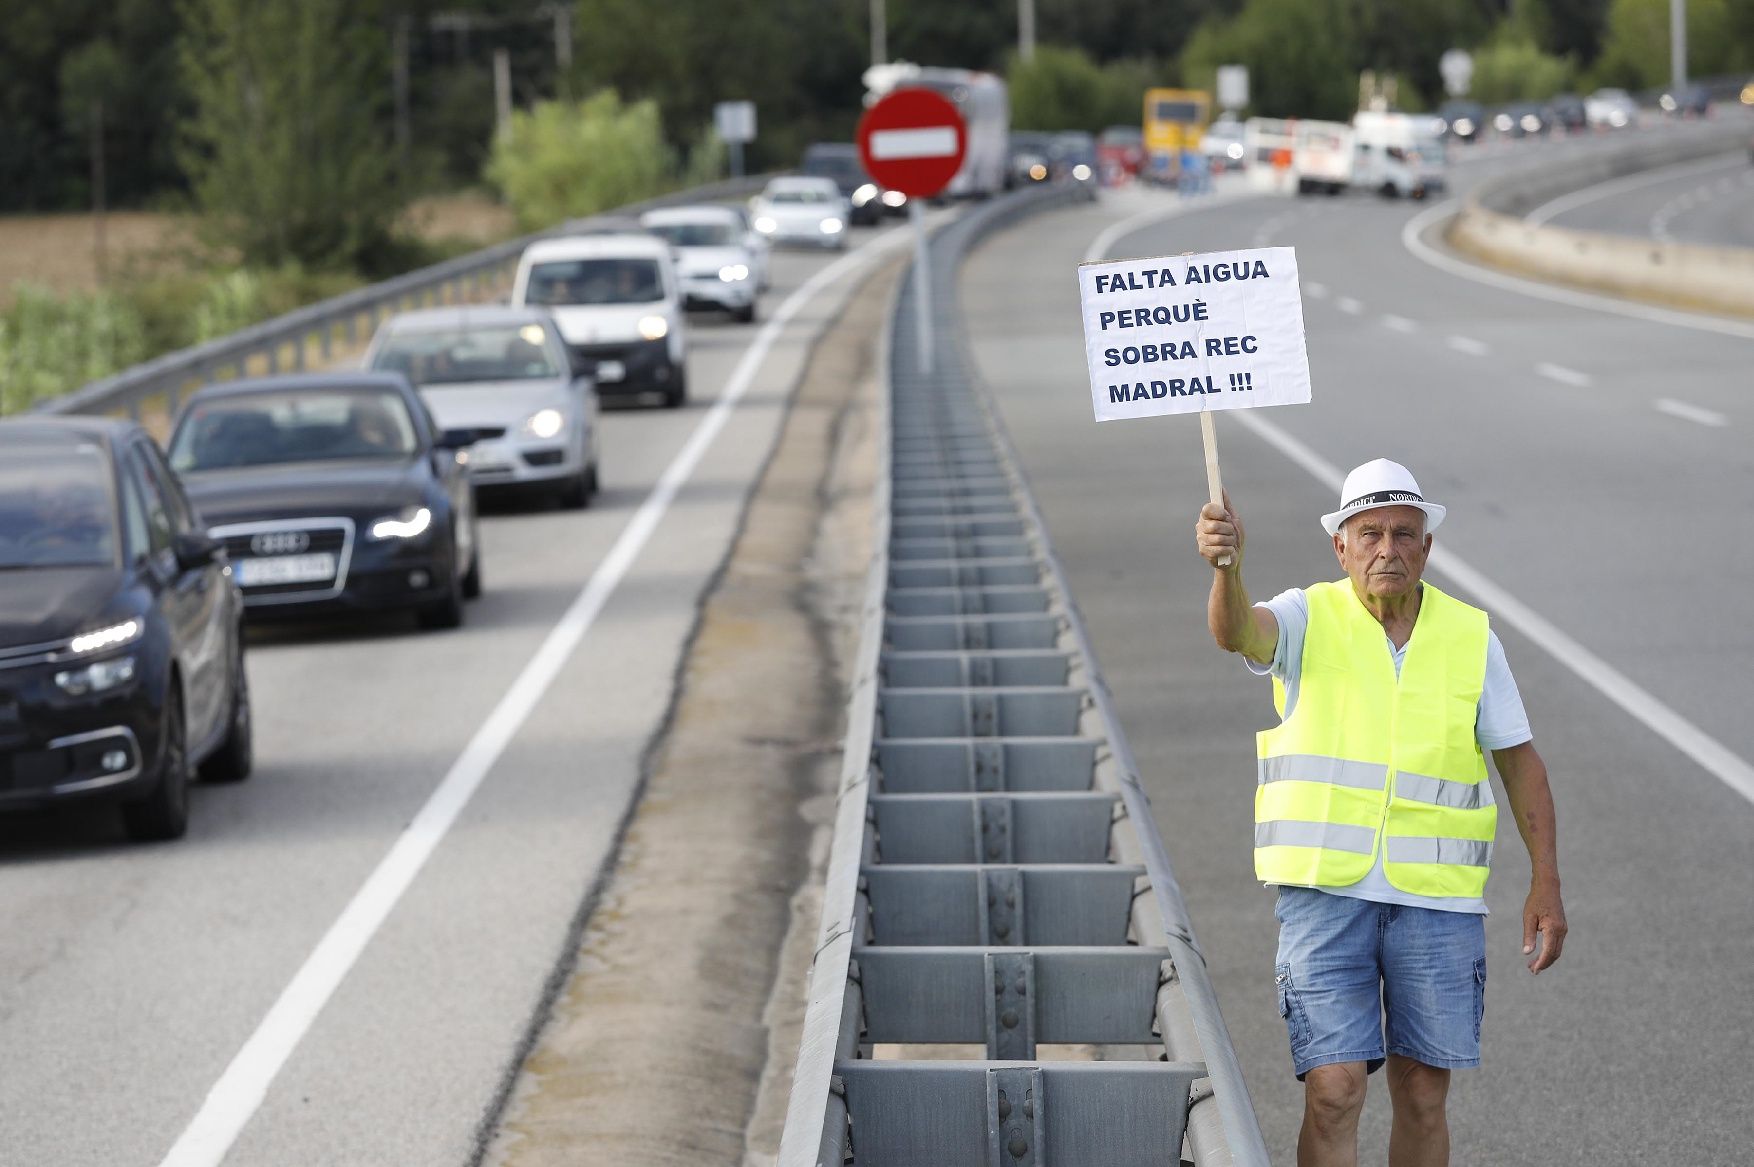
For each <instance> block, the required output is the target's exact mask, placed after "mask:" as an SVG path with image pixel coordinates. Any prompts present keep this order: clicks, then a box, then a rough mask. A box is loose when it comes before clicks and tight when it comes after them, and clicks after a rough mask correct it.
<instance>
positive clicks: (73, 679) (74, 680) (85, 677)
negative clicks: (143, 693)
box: [55, 656, 134, 697]
mask: <svg viewBox="0 0 1754 1167" xmlns="http://www.w3.org/2000/svg"><path fill="white" fill-rule="evenodd" d="M133 679H134V658H133V657H132V656H115V657H111V658H110V659H109V660H100V661H93V662H91V663H90V664H88V665H86V666H85V667H84V668H79V669H68V670H67V671H66V672H64V673H56V674H55V684H56V685H57V686H59V687H60V689H61V692H63V693H65V694H67V695H68V696H69V697H85V696H88V695H89V694H92V693H103V692H107V691H108V690H110V689H114V688H115V687H116V686H118V685H126V684H127V683H128V682H129V681H132V680H133Z"/></svg>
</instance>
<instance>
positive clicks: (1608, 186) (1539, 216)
mask: <svg viewBox="0 0 1754 1167" xmlns="http://www.w3.org/2000/svg"><path fill="white" fill-rule="evenodd" d="M1746 165H1748V159H1747V156H1746V155H1744V154H1742V153H1741V152H1740V151H1737V152H1736V154H1735V155H1734V156H1731V157H1725V156H1723V155H1721V154H1720V155H1718V156H1716V157H1713V158H1706V159H1704V160H1703V161H1700V160H1695V161H1693V162H1685V163H1682V164H1680V165H1678V166H1666V167H1663V168H1662V169H1660V170H1644V171H1640V172H1639V173H1637V174H1628V175H1626V176H1625V177H1624V178H1615V179H1610V180H1609V181H1607V182H1602V183H1597V184H1596V185H1595V186H1586V187H1585V188H1584V189H1582V190H1574V191H1572V192H1571V193H1570V194H1563V195H1560V196H1559V197H1558V198H1556V199H1552V200H1550V201H1548V202H1544V203H1542V204H1541V205H1540V206H1538V207H1536V208H1535V209H1534V210H1532V211H1530V212H1529V213H1528V214H1527V215H1524V216H1523V221H1524V222H1526V223H1528V224H1529V226H1531V227H1539V226H1540V225H1541V224H1542V223H1545V222H1546V221H1547V220H1549V219H1551V218H1553V217H1554V216H1555V215H1563V214H1565V212H1567V211H1575V210H1577V208H1579V207H1582V206H1588V205H1589V204H1590V203H1594V202H1600V201H1601V200H1602V199H1606V198H1612V197H1613V196H1615V195H1617V194H1624V193H1625V192H1626V191H1629V190H1637V189H1638V188H1639V187H1643V186H1655V185H1656V184H1657V183H1659V182H1669V181H1672V180H1674V179H1677V178H1684V177H1686V176H1687V175H1690V174H1704V173H1706V172H1708V171H1712V170H1727V169H1728V168H1730V167H1731V166H1746Z"/></svg>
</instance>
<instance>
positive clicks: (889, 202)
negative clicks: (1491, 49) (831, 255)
mask: <svg viewBox="0 0 1754 1167" xmlns="http://www.w3.org/2000/svg"><path fill="white" fill-rule="evenodd" d="M1750 88H1754V86H1751V87H1750ZM1750 104H1754V102H1751V103H1750ZM906 202H907V196H906V195H904V194H902V193H901V192H900V191H898V190H886V191H884V192H883V205H884V206H886V207H899V206H903V205H905V204H906Z"/></svg>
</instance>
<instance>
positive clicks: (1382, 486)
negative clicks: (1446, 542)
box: [1322, 458, 1444, 535]
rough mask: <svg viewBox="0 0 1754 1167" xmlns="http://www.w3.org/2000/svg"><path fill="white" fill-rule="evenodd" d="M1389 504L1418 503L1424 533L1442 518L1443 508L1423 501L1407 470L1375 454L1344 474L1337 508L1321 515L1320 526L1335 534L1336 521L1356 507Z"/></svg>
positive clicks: (1397, 463)
mask: <svg viewBox="0 0 1754 1167" xmlns="http://www.w3.org/2000/svg"><path fill="white" fill-rule="evenodd" d="M1393 506H1408V507H1418V508H1419V509H1420V510H1422V511H1424V512H1425V530H1426V532H1427V533H1429V532H1431V531H1435V530H1437V525H1438V524H1439V523H1441V522H1443V516H1444V508H1443V507H1441V506H1439V505H1438V504H1437V503H1434V502H1426V501H1425V496H1424V495H1422V494H1420V493H1419V483H1418V481H1417V480H1416V479H1415V478H1414V477H1413V472H1412V471H1411V470H1408V469H1407V468H1406V467H1405V466H1403V465H1401V464H1400V463H1399V462H1391V461H1389V460H1388V459H1387V458H1378V459H1376V460H1375V461H1374V462H1366V463H1365V464H1364V465H1362V466H1359V467H1358V468H1356V469H1355V470H1353V471H1352V473H1350V474H1348V475H1347V476H1346V485H1344V486H1342V487H1341V488H1340V509H1339V510H1337V511H1332V512H1330V513H1328V514H1325V515H1323V516H1322V530H1324V531H1326V532H1327V533H1328V534H1330V535H1338V534H1339V533H1340V524H1341V523H1344V522H1345V521H1346V520H1347V519H1349V518H1351V517H1352V516H1353V515H1355V514H1357V513H1358V512H1359V511H1368V510H1372V509H1374V508H1376V507H1393Z"/></svg>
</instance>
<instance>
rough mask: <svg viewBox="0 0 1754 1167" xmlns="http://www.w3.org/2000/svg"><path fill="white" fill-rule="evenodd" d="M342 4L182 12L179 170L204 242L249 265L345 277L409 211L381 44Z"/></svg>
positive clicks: (198, 5)
mask: <svg viewBox="0 0 1754 1167" xmlns="http://www.w3.org/2000/svg"><path fill="white" fill-rule="evenodd" d="M368 17H369V13H368V12H367V11H365V10H362V8H361V7H360V6H359V5H357V4H354V3H352V2H350V0H186V3H185V7H184V20H185V33H184V43H183V58H182V61H183V70H182V72H183V81H184V84H185V85H186V86H187V88H188V91H189V93H190V94H191V95H192V97H193V99H194V105H195V112H194V114H193V116H192V117H191V118H190V119H189V121H188V122H187V123H186V125H185V127H184V129H185V133H186V149H185V150H184V153H183V163H184V166H185V168H186V169H187V171H188V174H189V177H190V180H191V183H192V185H193V188H194V194H195V201H196V204H197V205H198V206H199V208H200V209H201V210H202V211H203V212H204V215H205V220H206V222H205V226H206V229H207V231H208V233H209V236H210V239H211V241H212V242H214V243H216V244H217V245H219V246H221V247H224V248H226V249H228V250H230V251H232V252H234V253H235V254H236V255H238V256H239V257H240V258H241V259H242V260H243V261H244V262H245V263H248V264H263V265H268V266H278V265H280V264H284V263H288V262H295V263H301V264H305V265H309V266H313V267H323V266H345V265H348V264H352V263H355V262H358V261H359V260H360V259H361V258H362V257H364V256H366V255H368V254H369V253H370V252H371V251H372V250H373V249H375V248H380V247H382V246H384V243H385V241H386V239H387V238H388V237H389V235H390V233H391V227H392V224H393V223H394V222H395V220H396V217H397V215H398V214H399V213H400V212H401V210H402V207H403V204H404V192H403V189H402V184H401V182H400V181H399V177H398V175H397V174H396V173H395V169H394V166H393V162H392V158H393V155H392V154H391V151H390V150H389V148H388V142H387V140H386V135H385V132H384V128H383V116H382V114H383V106H384V102H385V99H386V98H387V96H388V92H389V86H388V85H386V84H385V79H386V78H387V77H388V75H389V70H388V63H387V58H386V53H385V50H384V38H383V36H382V35H381V31H380V29H379V27H378V26H377V25H376V24H375V23H374V22H373V21H371V20H370V19H369V18H368Z"/></svg>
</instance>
